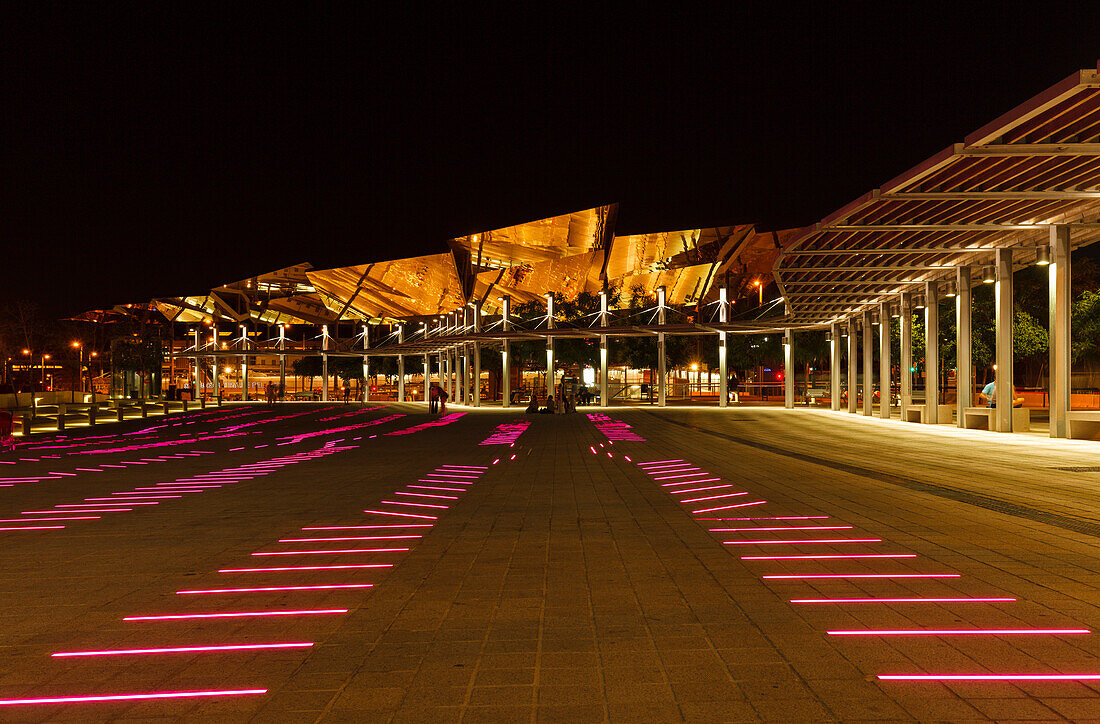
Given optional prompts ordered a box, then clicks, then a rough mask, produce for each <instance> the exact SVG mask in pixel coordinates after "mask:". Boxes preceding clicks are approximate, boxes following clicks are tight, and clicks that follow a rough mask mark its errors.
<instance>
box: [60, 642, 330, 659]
mask: <svg viewBox="0 0 1100 724" xmlns="http://www.w3.org/2000/svg"><path fill="white" fill-rule="evenodd" d="M310 646H313V644H312V643H311V642H305V641H303V642H298V643H285V644H225V645H221V646H176V647H173V648H164V649H103V650H101V651H58V652H57V653H54V654H50V656H53V657H55V658H62V657H70V656H129V655H132V654H182V653H197V652H202V651H251V650H255V649H305V648H309V647H310Z"/></svg>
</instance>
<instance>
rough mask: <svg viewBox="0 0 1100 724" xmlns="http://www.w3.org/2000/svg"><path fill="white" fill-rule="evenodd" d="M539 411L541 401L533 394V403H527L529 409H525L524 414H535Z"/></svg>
mask: <svg viewBox="0 0 1100 724" xmlns="http://www.w3.org/2000/svg"><path fill="white" fill-rule="evenodd" d="M538 411H539V401H538V400H536V399H535V396H534V395H531V404H529V405H527V409H526V410H524V411H523V412H524V414H527V415H534V414H536V413H537V412H538Z"/></svg>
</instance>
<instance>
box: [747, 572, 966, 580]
mask: <svg viewBox="0 0 1100 724" xmlns="http://www.w3.org/2000/svg"><path fill="white" fill-rule="evenodd" d="M761 578H764V579H767V580H774V579H784V580H794V579H797V580H802V579H806V578H814V579H817V578H845V579H848V578H890V579H893V578H962V576H961V575H959V574H958V573H811V574H807V575H786V574H783V575H770V576H761Z"/></svg>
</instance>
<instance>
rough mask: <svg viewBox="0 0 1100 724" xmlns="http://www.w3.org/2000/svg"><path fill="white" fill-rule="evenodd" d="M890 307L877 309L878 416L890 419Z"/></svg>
mask: <svg viewBox="0 0 1100 724" xmlns="http://www.w3.org/2000/svg"><path fill="white" fill-rule="evenodd" d="M891 321H892V320H891V317H890V305H889V304H886V303H885V302H883V303H882V304H880V305H879V307H878V416H879V417H881V418H882V419H883V420H889V419H890V402H891V401H892V399H893V397H892V392H893V389H894V388H893V385H892V382H893V380H892V379H891V377H890V369H891V368H890V324H891Z"/></svg>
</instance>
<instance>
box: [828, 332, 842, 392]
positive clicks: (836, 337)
mask: <svg viewBox="0 0 1100 724" xmlns="http://www.w3.org/2000/svg"><path fill="white" fill-rule="evenodd" d="M829 408H830V409H832V410H839V409H840V325H839V324H837V323H836V322H833V325H832V326H831V327H829Z"/></svg>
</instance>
